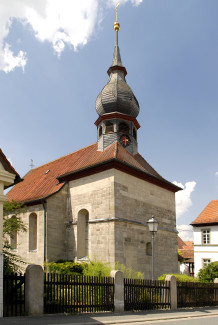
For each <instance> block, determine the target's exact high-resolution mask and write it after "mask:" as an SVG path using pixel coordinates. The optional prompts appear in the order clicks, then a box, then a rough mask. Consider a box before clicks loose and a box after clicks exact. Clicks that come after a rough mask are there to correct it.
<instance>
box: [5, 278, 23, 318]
mask: <svg viewBox="0 0 218 325" xmlns="http://www.w3.org/2000/svg"><path fill="white" fill-rule="evenodd" d="M3 315H4V317H9V316H24V315H25V275H23V274H17V273H15V274H4V277H3Z"/></svg>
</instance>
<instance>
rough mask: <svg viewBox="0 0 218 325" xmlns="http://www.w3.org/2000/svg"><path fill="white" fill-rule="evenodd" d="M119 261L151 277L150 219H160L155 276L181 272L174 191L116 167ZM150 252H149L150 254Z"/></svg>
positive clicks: (116, 230)
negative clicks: (127, 173)
mask: <svg viewBox="0 0 218 325" xmlns="http://www.w3.org/2000/svg"><path fill="white" fill-rule="evenodd" d="M114 178H115V213H116V218H117V219H118V220H120V222H116V226H115V238H116V244H115V245H116V261H118V262H120V263H124V264H125V265H127V266H129V267H132V268H133V269H135V270H136V271H141V272H143V273H144V275H145V277H146V278H150V277H151V256H149V254H150V252H147V246H146V245H147V244H149V243H150V242H151V234H150V232H149V231H148V228H147V221H148V219H150V218H151V217H152V215H153V216H154V217H155V218H156V219H157V220H158V222H159V226H158V233H157V234H156V236H155V264H156V267H155V270H156V272H155V277H157V276H159V275H160V274H162V273H167V272H174V273H177V272H178V261H177V260H178V258H177V232H176V217H175V195H174V193H172V192H170V191H168V190H166V189H164V188H161V187H159V186H157V185H153V184H151V183H148V182H146V181H143V180H141V179H138V178H136V177H133V176H130V175H128V176H127V175H126V174H125V173H123V172H121V171H118V170H115V173H114ZM148 253H149V254H148Z"/></svg>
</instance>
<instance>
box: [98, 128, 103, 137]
mask: <svg viewBox="0 0 218 325" xmlns="http://www.w3.org/2000/svg"><path fill="white" fill-rule="evenodd" d="M98 135H99V138H100V136H101V135H102V126H100V128H99V131H98Z"/></svg>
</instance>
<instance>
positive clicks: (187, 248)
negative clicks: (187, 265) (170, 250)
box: [177, 236, 194, 262]
mask: <svg viewBox="0 0 218 325" xmlns="http://www.w3.org/2000/svg"><path fill="white" fill-rule="evenodd" d="M177 240H178V249H179V251H180V252H181V253H182V257H183V258H184V259H186V260H188V262H194V246H193V242H192V241H183V240H182V239H181V238H180V237H179V236H177Z"/></svg>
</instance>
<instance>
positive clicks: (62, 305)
mask: <svg viewBox="0 0 218 325" xmlns="http://www.w3.org/2000/svg"><path fill="white" fill-rule="evenodd" d="M113 310H114V281H113V279H111V278H103V277H101V278H100V277H91V276H87V277H86V276H71V275H61V274H45V278H44V313H63V312H66V313H72V312H96V311H113Z"/></svg>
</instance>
